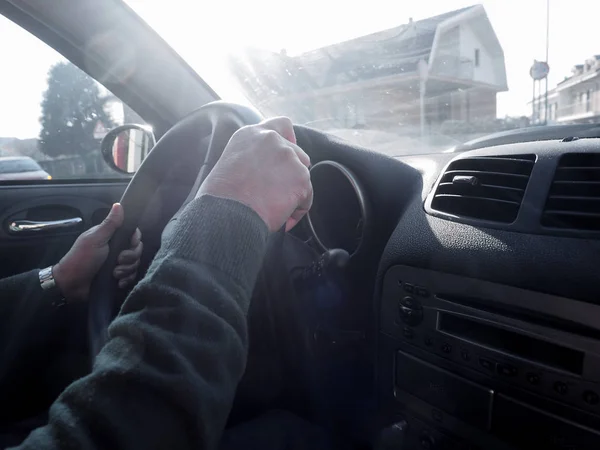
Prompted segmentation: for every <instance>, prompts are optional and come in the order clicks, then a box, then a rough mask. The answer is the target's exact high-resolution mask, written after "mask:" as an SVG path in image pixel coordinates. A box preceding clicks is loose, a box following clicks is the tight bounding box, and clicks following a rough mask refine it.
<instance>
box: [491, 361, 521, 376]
mask: <svg viewBox="0 0 600 450" xmlns="http://www.w3.org/2000/svg"><path fill="white" fill-rule="evenodd" d="M496 370H497V371H498V373H499V374H500V375H503V376H505V377H516V376H517V374H518V373H519V371H518V370H517V368H516V367H514V366H511V365H510V364H498V365H497V366H496Z"/></svg>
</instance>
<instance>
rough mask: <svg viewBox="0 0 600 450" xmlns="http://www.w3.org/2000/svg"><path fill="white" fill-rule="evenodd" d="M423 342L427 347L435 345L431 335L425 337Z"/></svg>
mask: <svg viewBox="0 0 600 450" xmlns="http://www.w3.org/2000/svg"><path fill="white" fill-rule="evenodd" d="M423 342H424V343H425V345H426V346H427V347H431V346H432V345H433V339H431V338H430V337H429V336H427V337H425V339H423Z"/></svg>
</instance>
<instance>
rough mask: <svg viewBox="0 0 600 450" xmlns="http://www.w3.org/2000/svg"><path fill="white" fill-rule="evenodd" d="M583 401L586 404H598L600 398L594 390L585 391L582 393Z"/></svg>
mask: <svg viewBox="0 0 600 450" xmlns="http://www.w3.org/2000/svg"><path fill="white" fill-rule="evenodd" d="M583 401H584V402H586V403H587V404H588V405H592V406H593V405H597V404H598V402H599V401H600V398H599V397H598V394H596V393H595V392H594V391H585V392H584V393H583Z"/></svg>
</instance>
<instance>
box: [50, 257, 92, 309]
mask: <svg viewBox="0 0 600 450" xmlns="http://www.w3.org/2000/svg"><path fill="white" fill-rule="evenodd" d="M52 275H53V277H54V283H55V284H56V289H58V291H59V292H60V293H61V295H62V296H63V297H64V298H65V299H66V300H68V301H75V300H82V299H83V298H85V296H84V295H82V293H81V292H79V291H80V289H78V288H77V286H76V284H75V283H73V281H72V280H71V278H70V277H69V275H68V270H67V268H65V267H64V266H63V265H62V264H61V262H59V263H58V264H55V265H54V266H52Z"/></svg>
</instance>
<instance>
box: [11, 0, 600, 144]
mask: <svg viewBox="0 0 600 450" xmlns="http://www.w3.org/2000/svg"><path fill="white" fill-rule="evenodd" d="M546 2H547V0H483V1H480V2H479V3H481V4H483V6H484V7H485V9H486V11H487V14H488V17H489V19H490V21H491V23H492V26H493V28H494V30H495V32H496V34H497V36H498V39H499V41H500V44H501V45H502V47H503V49H504V57H505V64H506V71H507V78H508V87H509V91H508V92H505V93H500V94H498V108H497V113H498V116H499V117H503V116H505V115H523V114H527V113H528V108H527V102H528V101H529V100H530V99H531V96H532V80H531V78H530V77H529V69H530V67H531V65H532V63H533V60H534V59H538V60H543V59H545V46H546ZM127 3H128V4H129V5H130V6H131V7H132V8H133V9H134V10H135V11H136V12H138V14H140V15H141V16H142V17H143V18H144V20H146V21H147V22H148V23H149V24H150V25H151V26H152V27H153V28H155V29H156V30H157V31H158V33H159V34H161V36H163V38H164V39H165V40H166V41H167V42H168V43H169V44H170V45H172V46H173V48H175V50H176V51H178V52H179V53H180V54H181V55H182V56H183V57H184V59H186V60H187V61H188V63H190V65H191V66H192V67H193V68H194V69H196V70H197V71H198V73H199V74H200V75H201V76H202V77H204V78H205V79H206V81H207V82H208V83H209V84H210V85H211V86H213V87H214V88H215V90H216V91H217V93H219V95H221V97H223V98H225V99H228V100H232V101H240V100H241V97H240V93H239V92H238V91H237V90H236V89H235V88H234V86H233V83H232V81H231V80H230V78H229V76H228V73H227V72H226V69H225V63H224V56H225V55H226V54H227V53H228V52H235V51H237V50H240V49H242V48H243V47H246V46H253V47H259V48H266V49H269V50H274V51H280V50H281V49H285V50H286V51H287V52H288V54H292V55H293V54H297V53H300V52H304V51H307V50H312V49H315V48H318V47H321V46H324V45H329V44H333V43H336V42H341V41H344V40H347V39H351V38H354V37H358V36H362V35H364V34H368V33H372V32H376V31H379V30H383V29H386V28H391V27H395V26H399V25H402V24H405V23H407V22H408V19H409V18H413V19H414V20H419V19H423V18H426V17H430V16H433V15H437V14H441V13H444V12H447V11H451V10H454V9H458V8H462V7H465V6H470V5H472V4H474V3H477V2H474V1H463V0H419V1H403V0H395V1H391V0H354V1H348V0H300V1H293V2H292V1H286V0H252V1H240V0H235V1H232V0H207V1H203V0H170V1H168V2H166V1H164V0H128V1H127ZM598 17H600V2H594V1H591V0H550V34H549V36H550V39H549V60H548V62H549V64H550V75H549V80H548V81H549V87H550V88H552V87H554V86H555V85H556V83H557V82H559V81H561V80H562V79H563V78H564V77H565V76H568V75H569V74H570V71H571V68H572V66H573V65H575V64H580V63H582V62H583V61H584V60H585V59H587V58H590V57H591V56H593V55H595V54H600V39H596V38H594V36H595V31H596V29H597V22H598ZM62 59H63V58H62V57H61V56H60V55H58V54H57V53H56V52H55V51H54V50H52V49H50V48H48V47H47V46H46V45H45V44H44V43H42V42H40V41H38V40H37V39H36V38H35V37H33V36H31V35H29V34H28V33H27V32H26V31H24V30H22V29H20V28H19V27H17V26H16V25H14V24H12V23H11V22H10V21H8V20H7V19H5V18H3V17H2V16H0V60H1V61H3V62H4V63H5V64H3V65H2V66H3V67H2V70H0V102H1V103H0V136H1V137H6V136H14V137H19V138H27V137H35V136H37V134H38V133H39V117H40V114H41V110H40V106H39V104H40V101H41V98H42V95H43V92H44V90H45V88H46V77H47V72H48V69H49V68H50V67H51V66H52V64H54V63H56V62H57V61H60V60H62Z"/></svg>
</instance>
